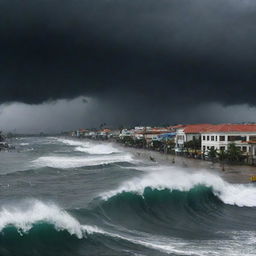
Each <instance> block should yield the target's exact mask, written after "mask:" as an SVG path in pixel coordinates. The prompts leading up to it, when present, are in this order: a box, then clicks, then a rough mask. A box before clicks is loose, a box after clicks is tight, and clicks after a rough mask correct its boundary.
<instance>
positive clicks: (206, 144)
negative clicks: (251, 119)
mask: <svg viewBox="0 0 256 256" xmlns="http://www.w3.org/2000/svg"><path fill="white" fill-rule="evenodd" d="M201 136H202V137H201V139H202V147H201V150H202V152H207V151H208V150H210V149H211V148H214V149H216V150H218V151H219V150H227V149H228V145H229V144H230V143H235V145H236V146H237V147H239V149H240V150H241V151H242V152H244V153H245V154H248V155H251V156H252V157H255V156H256V149H255V147H254V146H253V145H254V143H256V124H220V125H212V126H210V127H209V128H208V129H206V130H205V131H203V132H202V133H201Z"/></svg>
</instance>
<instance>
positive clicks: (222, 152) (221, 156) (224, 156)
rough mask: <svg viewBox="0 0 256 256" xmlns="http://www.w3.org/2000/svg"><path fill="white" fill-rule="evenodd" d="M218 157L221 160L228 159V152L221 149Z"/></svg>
mask: <svg viewBox="0 0 256 256" xmlns="http://www.w3.org/2000/svg"><path fill="white" fill-rule="evenodd" d="M218 157H219V160H220V161H224V160H226V159H227V153H226V152H225V150H223V149H221V150H220V152H219V153H218Z"/></svg>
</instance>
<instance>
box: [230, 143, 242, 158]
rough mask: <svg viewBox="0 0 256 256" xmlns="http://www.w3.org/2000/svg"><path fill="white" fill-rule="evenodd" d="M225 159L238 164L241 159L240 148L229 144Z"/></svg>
mask: <svg viewBox="0 0 256 256" xmlns="http://www.w3.org/2000/svg"><path fill="white" fill-rule="evenodd" d="M227 157H228V160H229V161H230V162H239V161H241V158H242V152H241V150H240V148H238V147H236V145H235V143H230V144H229V146H228V150H227Z"/></svg>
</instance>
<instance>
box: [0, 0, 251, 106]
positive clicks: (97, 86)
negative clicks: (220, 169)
mask: <svg viewBox="0 0 256 256" xmlns="http://www.w3.org/2000/svg"><path fill="white" fill-rule="evenodd" d="M0 12H1V15H0V31H1V33H0V90H1V93H0V102H8V101H21V102H25V103H29V104H32V103H41V102H44V101H47V100H54V99H60V98H73V97H76V96H79V95H85V96H92V97H98V98H104V97H105V98H106V97H107V98H109V99H113V101H115V100H116V101H117V102H120V104H121V103H122V102H123V104H126V105H127V106H128V105H129V104H130V99H131V98H132V97H134V96H135V97H136V98H138V99H139V100H140V102H142V103H145V105H146V106H152V105H151V103H152V102H154V104H155V106H156V107H157V106H158V105H159V106H165V105H168V104H169V105H171V104H177V103H183V104H185V105H191V104H194V103H195V102H197V103H198V102H200V103H204V102H220V103H222V104H240V103H248V104H251V105H255V103H256V102H255V93H256V89H255V88H256V87H255V84H256V75H255V70H256V35H255V24H256V5H255V4H254V1H253V0H251V1H239V0H233V1H231V0H215V1H212V0H193V1H192V0H136V1H130V0H97V1H93V0H90V1H89V0H72V1H71V0H69V1H68V0H61V1H60V0H59V1H58V0H51V1H50V0H36V1H32V0H25V1H9V0H8V1H7V0H3V1H1V2H0ZM125 95H126V97H125ZM120 98H124V100H123V101H122V100H120Z"/></svg>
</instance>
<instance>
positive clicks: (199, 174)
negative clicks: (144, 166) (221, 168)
mask: <svg viewBox="0 0 256 256" xmlns="http://www.w3.org/2000/svg"><path fill="white" fill-rule="evenodd" d="M157 168H158V170H154V171H153V172H149V173H146V174H145V175H144V176H142V177H137V178H133V179H132V180H129V181H126V182H124V183H123V184H121V185H120V186H119V187H118V188H117V189H114V190H111V191H107V192H104V193H102V194H101V195H100V196H101V198H103V199H104V200H108V199H109V198H111V197H114V196H116V195H118V194H122V193H127V192H128V193H133V194H137V195H141V196H142V197H143V196H145V193H146V192H147V191H148V189H150V190H156V191H164V190H168V191H170V192H172V191H180V192H190V191H193V190H195V188H196V187H205V188H209V189H211V191H212V193H213V195H214V196H216V197H217V198H219V199H220V200H221V201H222V202H223V203H225V204H229V205H236V206H240V207H243V206H247V207H256V187H255V186H254V185H253V184H230V183H228V182H226V181H224V180H223V179H222V178H221V177H219V176H218V175H215V174H212V173H209V172H207V171H206V170H202V171H193V170H191V172H188V171H184V169H182V168H179V167H164V166H161V167H157Z"/></svg>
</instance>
